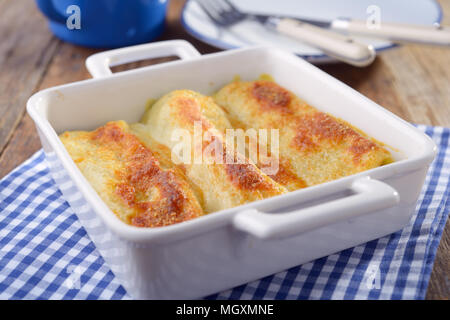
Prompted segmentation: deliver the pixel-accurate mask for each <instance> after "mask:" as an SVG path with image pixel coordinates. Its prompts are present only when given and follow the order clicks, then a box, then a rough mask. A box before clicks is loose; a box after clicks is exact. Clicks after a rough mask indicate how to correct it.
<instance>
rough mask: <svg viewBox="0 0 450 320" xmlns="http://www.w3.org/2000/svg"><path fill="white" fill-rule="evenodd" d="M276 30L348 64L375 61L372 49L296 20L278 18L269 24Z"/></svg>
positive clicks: (367, 63) (365, 64)
mask: <svg viewBox="0 0 450 320" xmlns="http://www.w3.org/2000/svg"><path fill="white" fill-rule="evenodd" d="M270 24H272V25H273V26H275V28H276V30H277V31H278V32H280V33H282V34H285V35H288V36H290V37H292V38H295V39H297V40H299V41H302V42H304V43H306V44H308V45H311V46H313V47H316V48H318V49H320V50H322V51H323V52H324V53H325V54H327V55H328V56H330V57H333V58H336V59H338V60H341V61H344V62H346V63H348V64H351V65H354V66H358V67H363V66H367V65H369V64H370V63H372V62H373V60H374V59H375V51H374V49H373V48H372V47H371V46H369V45H366V44H363V43H360V42H356V41H354V40H353V39H351V38H349V37H348V36H344V35H342V34H339V33H336V32H333V31H328V30H326V29H323V28H319V27H316V26H313V25H311V24H309V23H305V22H301V21H298V20H293V19H288V18H280V19H277V21H276V22H274V21H273V20H272V21H271V22H270Z"/></svg>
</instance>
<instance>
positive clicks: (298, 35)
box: [196, 0, 375, 66]
mask: <svg viewBox="0 0 450 320" xmlns="http://www.w3.org/2000/svg"><path fill="white" fill-rule="evenodd" d="M196 1H197V3H198V4H199V5H200V6H201V8H202V9H203V10H204V11H205V13H206V14H207V15H208V17H209V18H210V19H211V20H212V21H213V22H214V23H216V24H217V25H219V26H221V27H230V26H233V25H234V24H236V23H239V22H241V21H244V20H255V21H258V22H259V23H261V24H263V25H264V26H266V27H268V28H270V29H272V30H276V31H278V32H279V33H281V34H285V35H288V36H290V37H292V38H295V39H297V40H299V41H302V42H304V43H306V44H308V45H311V46H313V47H316V48H318V49H320V50H322V51H323V52H324V53H325V54H327V55H328V56H330V57H333V58H335V59H338V60H341V61H344V62H346V63H348V64H351V65H355V66H367V65H369V64H370V63H372V62H373V60H374V59H375V50H374V49H373V48H372V46H370V45H367V44H364V43H360V42H357V41H355V40H353V39H352V38H350V37H348V36H345V35H342V34H339V33H336V32H333V31H330V30H327V29H324V28H321V27H318V26H315V25H312V24H310V23H306V22H303V21H300V20H296V19H291V18H281V17H280V18H279V17H273V16H265V15H255V14H249V13H243V12H241V11H239V10H238V9H237V8H236V7H235V6H234V5H233V4H232V3H231V2H230V1H228V0H196Z"/></svg>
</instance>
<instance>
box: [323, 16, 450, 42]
mask: <svg viewBox="0 0 450 320" xmlns="http://www.w3.org/2000/svg"><path fill="white" fill-rule="evenodd" d="M331 28H332V29H336V30H342V31H345V32H347V33H349V34H360V35H366V36H372V37H375V38H383V39H387V40H390V41H392V42H402V43H405V42H406V43H408V42H409V43H421V44H430V45H440V46H450V27H443V26H439V25H438V26H418V25H407V24H400V23H385V22H381V23H380V25H379V26H376V25H368V24H367V22H366V21H363V20H344V19H338V20H335V21H333V22H332V24H331Z"/></svg>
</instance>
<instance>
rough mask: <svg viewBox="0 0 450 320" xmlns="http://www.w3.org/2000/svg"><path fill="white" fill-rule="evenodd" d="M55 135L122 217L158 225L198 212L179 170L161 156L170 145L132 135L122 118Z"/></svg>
mask: <svg viewBox="0 0 450 320" xmlns="http://www.w3.org/2000/svg"><path fill="white" fill-rule="evenodd" d="M135 130H136V131H138V132H140V128H139V127H137V128H136V129H135ZM60 138H61V141H62V142H63V144H64V146H65V147H66V149H67V151H68V152H69V154H70V156H71V157H72V159H73V160H74V161H75V163H76V164H77V166H78V168H79V169H80V171H81V172H82V173H83V175H84V176H85V177H86V179H87V180H88V181H89V182H90V183H91V185H92V186H93V188H94V189H95V190H96V191H97V193H98V194H99V196H100V197H101V198H102V200H103V201H104V202H105V203H106V204H107V205H108V206H109V208H110V209H111V210H112V211H113V212H114V213H115V214H116V215H117V216H118V217H119V218H120V219H121V220H122V221H124V222H125V223H129V224H132V225H134V226H138V227H160V226H166V225H170V224H174V223H178V222H182V221H186V220H189V219H192V218H195V217H198V216H200V215H202V214H203V210H202V208H201V206H200V204H199V202H198V201H197V198H196V196H195V193H194V192H193V191H192V188H191V186H190V185H189V183H188V182H187V181H186V179H185V176H184V174H183V173H182V171H181V170H180V169H179V168H177V167H176V166H174V165H173V164H172V163H171V161H170V158H168V157H167V155H168V154H170V151H169V150H167V149H166V148H165V147H164V146H162V145H160V144H158V143H156V142H155V141H154V140H152V139H151V138H149V137H145V138H144V139H142V140H141V139H138V138H137V137H136V135H135V134H133V132H132V130H131V129H130V127H129V126H128V125H127V124H126V123H125V122H123V121H116V122H109V123H107V124H106V125H105V126H103V127H100V128H98V129H97V130H95V131H92V132H86V131H72V132H65V133H63V134H61V136H60Z"/></svg>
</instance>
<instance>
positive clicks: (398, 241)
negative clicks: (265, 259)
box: [0, 126, 450, 299]
mask: <svg viewBox="0 0 450 320" xmlns="http://www.w3.org/2000/svg"><path fill="white" fill-rule="evenodd" d="M419 129H421V130H423V131H425V132H426V133H427V134H428V135H429V136H431V137H432V138H433V139H434V141H435V142H436V143H437V145H438V146H439V153H438V155H437V158H436V159H435V161H434V162H433V164H432V165H431V168H430V170H429V172H428V175H427V178H426V181H425V185H424V187H423V190H422V193H421V195H420V198H419V201H418V203H417V207H416V212H415V214H414V216H413V218H412V220H411V222H410V224H409V225H408V226H406V227H405V228H404V229H403V230H401V231H398V232H396V233H394V234H391V235H389V236H386V237H384V238H381V239H378V240H374V241H371V242H368V243H366V244H363V245H360V246H357V247H355V248H352V249H347V250H344V251H341V252H339V253H336V254H333V255H330V256H328V257H325V258H321V259H318V260H315V261H313V262H310V263H307V264H304V265H302V266H298V267H294V268H291V269H289V270H287V271H284V272H280V273H278V274H275V275H271V276H268V277H265V278H263V279H261V280H258V281H254V282H251V283H248V284H245V285H242V286H239V287H237V288H234V289H232V290H228V291H225V292H221V293H218V294H215V295H212V296H210V297H207V298H208V299H423V298H424V297H425V293H426V288H427V283H428V280H429V277H430V273H431V270H432V265H433V260H434V257H435V254H436V249H437V247H438V244H439V239H440V237H441V235H442V231H443V228H444V225H445V221H446V219H447V216H448V214H449V209H450V203H449V175H450V148H449V135H450V129H445V128H438V127H426V126H419ZM0 298H1V299H130V298H131V297H130V296H129V295H128V294H127V292H126V291H125V289H124V288H123V287H122V286H121V285H120V284H119V282H118V281H117V279H116V278H115V277H114V274H113V273H112V272H111V270H110V269H109V267H108V266H107V265H106V264H105V262H104V260H103V258H102V257H101V256H100V255H99V253H98V252H97V250H96V248H95V246H94V244H93V243H92V242H91V241H90V240H89V238H88V236H87V234H86V232H85V230H84V229H83V228H82V227H81V225H80V223H79V221H78V219H77V217H76V215H75V214H74V212H73V211H72V209H71V208H70V207H69V205H68V204H67V203H66V202H65V201H64V199H63V197H62V195H61V193H60V191H59V190H58V188H57V187H56V185H55V184H54V182H53V180H52V178H51V177H50V174H49V171H48V169H47V166H46V164H45V161H44V154H43V152H42V151H39V152H37V153H36V154H35V155H34V156H33V157H31V158H30V159H29V160H27V161H26V162H25V163H23V164H22V165H21V166H20V167H18V168H17V169H15V170H14V171H13V172H11V173H10V174H9V175H8V176H6V177H5V178H4V179H3V180H2V181H1V182H0Z"/></svg>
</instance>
